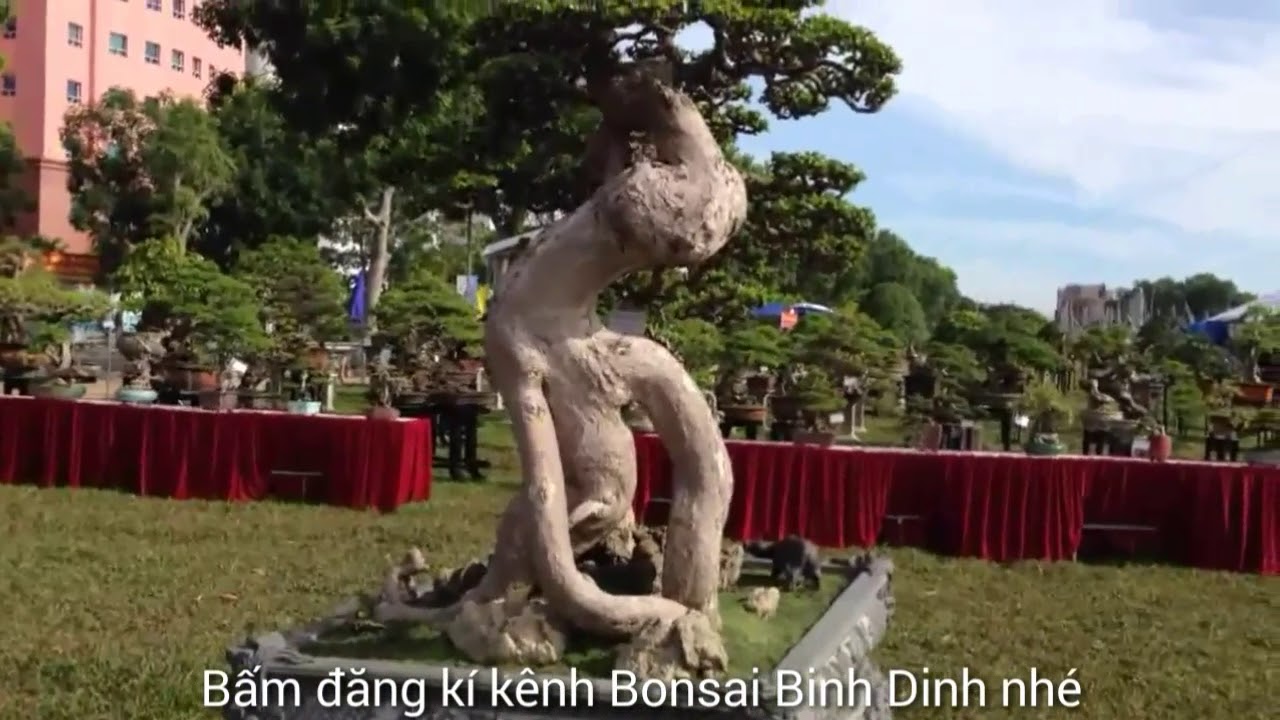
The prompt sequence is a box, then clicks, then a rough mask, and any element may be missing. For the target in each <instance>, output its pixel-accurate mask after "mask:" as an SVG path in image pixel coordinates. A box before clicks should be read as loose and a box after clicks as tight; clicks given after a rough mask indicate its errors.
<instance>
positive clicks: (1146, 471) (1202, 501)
mask: <svg viewBox="0 0 1280 720" xmlns="http://www.w3.org/2000/svg"><path fill="white" fill-rule="evenodd" d="M726 445H727V446H728V449H729V456H730V457H731V458H732V460H733V475H734V494H733V501H732V504H731V506H730V510H729V522H728V526H727V528H726V532H727V534H728V535H729V536H730V537H733V538H735V539H739V540H755V539H766V540H772V539H777V538H780V537H783V536H785V535H787V534H790V533H797V534H800V535H803V536H805V537H807V538H809V539H810V540H813V541H814V542H815V543H817V544H819V545H823V546H827V547H854V546H857V547H870V546H872V545H875V544H876V543H877V542H883V541H897V542H902V543H905V544H911V545H917V546H921V547H926V548H929V549H931V550H934V551H936V552H941V553H944V554H950V555H958V556H971V557H981V558H986V559H989V560H995V561H999V562H1004V561H1012V560H1020V559H1042V560H1062V559H1070V558H1073V557H1075V555H1076V553H1077V551H1078V550H1079V549H1080V547H1081V543H1082V539H1083V536H1084V534H1085V531H1086V530H1087V529H1088V530H1093V531H1097V532H1100V533H1106V532H1110V531H1117V530H1118V531H1121V532H1123V530H1124V529H1125V528H1131V529H1132V528H1134V527H1137V528H1140V529H1142V531H1143V532H1144V533H1145V534H1147V535H1150V536H1151V538H1152V544H1153V545H1154V546H1155V547H1156V548H1157V549H1158V551H1159V553H1160V554H1161V555H1162V556H1164V557H1165V558H1166V559H1168V560H1172V561H1176V562H1181V563H1184V564H1187V565H1193V566H1197V567H1203V568H1211V569H1223V570H1236V571H1243V572H1260V573H1263V574H1280V469H1276V468H1261V467H1248V466H1243V465H1227V464H1221V463H1188V462H1167V463H1156V462H1151V461H1150V460H1138V459H1128V458H1107V457H1058V458H1044V457H1028V456H1022V455H1012V454H994V453H953V452H931V453H924V452H909V451H903V450H896V449H884V450H872V449H852V448H839V447H834V448H822V447H817V446H811V445H797V444H791V443H765V442H742V441H728V442H727V443H726ZM636 460H637V469H638V475H639V477H638V484H637V490H636V497H635V511H636V514H637V517H641V518H644V519H645V520H646V521H649V522H658V523H661V522H664V521H665V517H664V513H665V503H663V502H661V501H662V500H665V499H668V498H670V496H671V465H670V461H669V460H668V459H667V456H666V451H665V450H664V449H663V447H662V443H661V441H660V440H659V439H658V437H657V436H656V435H652V434H639V435H637V436H636ZM655 500H657V501H658V502H655Z"/></svg>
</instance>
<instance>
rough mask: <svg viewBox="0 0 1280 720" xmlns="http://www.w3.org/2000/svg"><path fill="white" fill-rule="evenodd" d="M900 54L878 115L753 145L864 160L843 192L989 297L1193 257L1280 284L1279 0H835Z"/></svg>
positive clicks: (1034, 292)
mask: <svg viewBox="0 0 1280 720" xmlns="http://www.w3.org/2000/svg"><path fill="white" fill-rule="evenodd" d="M827 11H828V12H830V13H833V14H836V15H839V16H841V17H844V18H846V19H849V20H851V21H853V22H856V23H858V24H861V25H864V26H866V27H869V28H870V29H872V30H874V31H876V32H877V33H878V34H879V35H880V36H881V38H882V39H883V40H885V41H887V42H888V43H889V44H890V45H892V46H893V47H894V48H895V49H896V50H897V51H898V52H899V54H900V55H901V56H902V58H903V62H904V66H905V70H904V72H903V75H902V77H901V81H900V93H899V95H898V97H896V98H895V99H894V100H892V101H891V102H890V104H889V105H888V107H886V108H885V110H883V111H882V112H881V113H879V114H877V115H871V116H866V115H854V114H853V113H851V112H849V111H848V110H847V109H844V108H840V109H836V110H832V111H831V112H829V113H827V114H825V115H823V116H821V117H818V118H812V119H806V120H801V121H790V122H778V121H775V122H774V124H773V128H772V129H771V131H770V132H769V133H768V134H767V135H764V136H761V137H756V138H749V139H747V140H746V141H745V142H744V146H745V147H746V149H747V150H749V151H751V152H752V153H754V154H767V153H768V152H770V151H774V150H818V151H821V152H824V153H826V154H828V155H832V156H834V157H837V158H840V159H842V160H846V161H849V162H852V163H854V164H856V165H858V166H859V167H860V168H861V169H862V170H863V171H864V172H865V173H866V174H867V180H866V182H865V183H864V184H863V185H862V186H861V187H860V188H859V189H858V190H857V192H855V193H854V194H853V196H852V199H853V200H854V201H856V202H858V203H859V204H862V205H866V206H868V207H870V208H871V209H872V210H873V211H874V212H875V214H876V216H877V218H878V220H879V223H880V225H881V226H882V227H887V228H890V229H892V230H894V231H896V232H898V233H899V234H900V235H902V236H903V237H904V238H906V239H907V241H908V242H909V243H911V245H912V246H913V247H914V248H915V249H916V250H917V251H919V252H921V253H924V254H926V255H931V256H934V257H937V258H939V259H940V260H942V261H943V262H944V263H946V264H947V265H949V266H951V267H952V268H954V269H955V270H956V272H957V274H958V276H959V281H960V286H961V289H962V290H963V291H964V292H965V293H967V294H969V295H971V296H973V297H975V298H977V299H979V300H983V301H988V302H1001V301H1006V302H1017V303H1020V304H1024V305H1029V306H1031V307H1035V308H1037V309H1040V310H1045V311H1051V310H1052V308H1053V304H1054V296H1055V290H1056V288H1057V287H1058V286H1060V285H1063V284H1067V283H1072V282H1082V283H1084V282H1105V283H1108V284H1112V285H1124V284H1128V283H1130V282H1132V281H1133V280H1134V279H1135V278H1146V277H1155V276H1161V275H1173V276H1175V277H1185V276H1187V275H1190V274H1193V273H1196V272H1203V271H1207V272H1214V273H1218V274H1220V275H1224V276H1226V277H1230V278H1232V279H1233V280H1235V281H1236V282H1237V283H1238V284H1240V285H1241V286H1243V287H1245V288H1246V289H1249V290H1252V291H1255V292H1267V291H1272V290H1276V289H1280V242H1278V241H1277V240H1278V234H1280V3H1277V2H1274V1H1271V2H1240V1H1239V0H1226V1H1225V2H1224V1H1223V0H1218V1H1216V2H1212V3H1210V2H1202V1H1200V0H1196V1H1194V2H1193V1H1192V0H1164V1H1163V2H1146V1H1136V2H1124V1H1123V0H1072V2H1070V3H1049V2H1026V1H1024V0H956V1H955V2H944V1H943V0H835V1H832V2H829V3H828V6H827Z"/></svg>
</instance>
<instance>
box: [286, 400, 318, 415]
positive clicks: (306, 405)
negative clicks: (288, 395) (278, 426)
mask: <svg viewBox="0 0 1280 720" xmlns="http://www.w3.org/2000/svg"><path fill="white" fill-rule="evenodd" d="M285 410H286V411H287V412H288V413H289V414H291V415H319V414H320V402H319V401H317V400H290V401H289V402H288V403H287V404H286V405H285Z"/></svg>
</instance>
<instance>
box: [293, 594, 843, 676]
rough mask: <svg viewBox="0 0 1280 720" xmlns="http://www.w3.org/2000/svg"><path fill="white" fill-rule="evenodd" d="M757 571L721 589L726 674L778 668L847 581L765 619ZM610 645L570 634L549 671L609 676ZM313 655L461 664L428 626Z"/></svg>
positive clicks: (335, 645)
mask: <svg viewBox="0 0 1280 720" xmlns="http://www.w3.org/2000/svg"><path fill="white" fill-rule="evenodd" d="M767 580H768V578H767V577H765V576H764V575H761V574H758V573H744V575H743V578H742V582H741V583H740V587H737V588H734V589H731V590H726V591H724V592H722V593H720V616H721V620H722V622H723V624H724V625H723V636H724V640H725V650H726V651H727V652H728V654H729V668H728V672H729V674H730V675H732V676H735V677H745V676H748V675H749V674H750V673H751V671H752V670H753V669H756V668H759V669H768V668H773V667H776V666H777V664H778V662H779V661H781V660H782V658H783V656H784V655H786V654H787V651H788V650H790V649H791V648H792V646H794V645H795V644H796V642H797V641H798V640H799V639H800V638H801V636H803V635H804V633H805V631H806V630H808V629H809V628H810V627H812V626H813V624H814V623H815V622H817V620H818V618H819V617H821V616H822V613H823V612H824V611H825V610H826V609H827V608H828V607H829V606H830V605H831V602H832V601H833V600H835V597H836V595H837V594H838V593H839V592H840V591H841V590H843V589H844V588H845V587H846V586H847V583H846V582H843V581H842V580H841V579H839V578H837V577H836V576H835V575H834V574H829V579H828V580H827V582H825V583H824V584H823V586H822V587H821V588H820V589H818V590H814V591H803V590H802V591H798V592H795V593H788V594H786V595H784V596H783V598H782V601H781V602H780V603H779V606H778V614H777V615H776V616H775V617H773V618H771V619H769V620H763V619H761V618H759V617H757V616H756V615H755V614H754V613H752V612H749V611H748V610H747V609H746V608H745V607H744V605H743V602H744V601H745V600H746V598H747V595H748V594H749V593H750V589H751V587H752V586H759V585H763V584H766V583H767ZM615 649H616V648H615V647H613V646H610V645H605V644H601V643H599V642H594V641H592V640H588V639H582V638H571V640H570V643H569V646H568V647H567V648H566V650H565V655H564V658H563V662H562V663H560V664H559V665H557V666H556V667H554V668H546V669H548V670H552V669H565V668H569V667H574V668H577V669H578V670H579V672H582V673H584V674H587V675H594V676H596V677H607V676H608V675H609V672H610V671H611V670H612V669H613V665H614V650H615ZM307 652H309V653H310V654H312V655H320V656H332V657H342V658H380V659H384V660H403V661H408V662H431V663H440V664H446V665H450V666H457V665H461V664H465V663H463V662H462V661H461V660H460V658H459V657H458V653H457V652H456V651H455V650H454V649H453V646H452V645H451V644H450V643H449V641H448V639H447V638H445V637H443V636H442V635H441V634H440V633H437V632H434V631H432V630H429V629H427V628H421V627H415V628H409V629H401V628H395V629H393V630H390V631H386V632H363V633H362V632H347V631H339V632H337V633H334V634H333V635H332V636H330V637H326V638H324V639H322V640H321V641H320V642H318V643H315V644H313V645H311V646H310V647H308V648H307Z"/></svg>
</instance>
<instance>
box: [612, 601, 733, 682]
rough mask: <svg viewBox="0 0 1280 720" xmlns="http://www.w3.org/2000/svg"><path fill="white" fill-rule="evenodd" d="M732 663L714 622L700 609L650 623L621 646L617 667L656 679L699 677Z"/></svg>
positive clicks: (723, 668) (715, 672)
mask: <svg viewBox="0 0 1280 720" xmlns="http://www.w3.org/2000/svg"><path fill="white" fill-rule="evenodd" d="M728 664H729V656H728V653H726V652H725V649H724V641H723V640H721V639H720V632H719V630H718V629H717V628H716V626H715V623H713V622H712V621H711V619H710V618H708V617H707V616H706V615H703V614H702V613H699V612H688V613H685V614H684V615H682V616H680V617H679V618H676V619H675V620H673V621H661V620H653V621H650V622H649V623H647V624H646V625H645V626H644V627H643V628H642V629H641V630H640V632H639V633H637V634H636V636H635V638H633V639H632V640H631V642H630V643H628V644H626V645H624V646H622V647H621V648H619V649H618V659H617V663H616V665H615V667H616V668H617V669H618V670H625V671H628V672H631V673H635V675H636V676H638V677H643V678H649V679H653V680H664V681H670V680H676V679H699V678H706V677H716V676H718V675H721V674H723V673H724V671H725V669H726V668H727V667H728Z"/></svg>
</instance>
